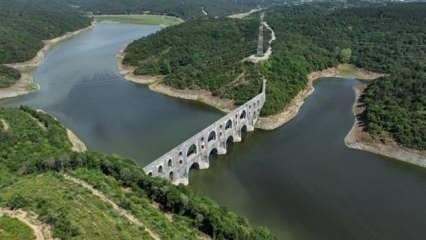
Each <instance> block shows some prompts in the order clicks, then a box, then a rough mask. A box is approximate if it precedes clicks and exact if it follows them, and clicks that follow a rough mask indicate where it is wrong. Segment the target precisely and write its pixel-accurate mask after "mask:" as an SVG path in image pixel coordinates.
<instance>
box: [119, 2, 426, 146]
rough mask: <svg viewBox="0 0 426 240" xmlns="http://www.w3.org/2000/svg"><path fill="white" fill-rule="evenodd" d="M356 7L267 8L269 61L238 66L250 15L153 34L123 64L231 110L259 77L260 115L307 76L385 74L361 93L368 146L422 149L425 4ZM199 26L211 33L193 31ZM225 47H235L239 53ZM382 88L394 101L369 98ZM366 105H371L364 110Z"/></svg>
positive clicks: (272, 110)
mask: <svg viewBox="0 0 426 240" xmlns="http://www.w3.org/2000/svg"><path fill="white" fill-rule="evenodd" d="M364 5H365V3H363V4H361V5H360V4H359V3H358V2H354V3H353V4H352V5H350V4H349V5H346V6H345V5H344V4H343V3H314V4H304V5H299V6H281V7H273V8H271V9H268V10H267V11H266V21H267V22H268V23H269V25H270V26H271V27H272V28H273V29H274V30H275V32H276V35H277V38H278V40H277V41H275V42H274V43H273V54H272V57H271V58H270V59H269V60H268V61H267V62H265V63H263V64H261V65H260V66H256V65H253V64H247V63H241V59H243V58H244V57H245V56H248V55H250V54H251V53H254V51H255V47H253V46H254V42H253V41H256V36H257V28H258V15H256V14H255V15H253V16H250V17H249V18H248V19H244V20H217V19H208V20H204V21H203V22H201V23H200V21H197V22H194V21H188V22H186V23H184V24H181V25H179V26H176V27H173V28H170V29H167V31H161V32H159V33H157V34H155V35H153V36H150V37H147V38H144V39H140V40H138V41H136V42H134V43H133V44H131V45H130V46H129V47H128V48H127V50H126V52H127V54H128V55H127V57H126V59H125V63H126V64H130V65H134V66H137V69H136V71H135V73H136V74H142V75H143V74H154V75H164V76H165V77H164V83H166V84H168V85H170V86H173V87H176V88H190V89H198V88H201V89H208V90H210V91H212V92H213V93H214V94H215V95H217V96H220V97H226V98H231V99H234V100H235V102H236V103H237V104H239V103H242V102H244V101H246V100H248V99H249V98H251V97H252V96H253V95H254V94H255V93H256V92H257V91H258V90H259V88H260V76H261V74H262V75H264V76H265V77H266V79H267V80H268V87H267V101H266V104H265V106H264V108H263V110H262V115H263V116H268V115H272V114H276V113H279V112H281V111H282V109H283V108H284V107H285V106H286V105H287V104H288V103H289V102H290V101H291V100H292V99H293V98H294V97H295V96H296V94H297V93H298V92H299V91H301V90H302V89H304V88H305V86H306V84H307V77H306V75H307V74H308V73H310V72H313V71H318V70H323V69H326V68H328V67H334V66H336V65H337V64H339V63H351V64H354V65H356V66H358V67H362V68H365V69H367V70H371V71H377V72H382V73H385V74H388V75H390V76H393V77H391V78H387V77H385V78H382V79H379V80H377V81H376V82H375V83H374V84H372V85H371V86H370V87H369V88H368V90H367V92H369V93H371V94H370V95H367V94H366V95H365V96H366V97H365V98H363V99H364V100H365V104H366V109H367V110H366V112H368V114H365V116H366V118H365V119H363V120H364V121H366V122H367V123H368V124H367V126H368V127H367V129H366V130H367V131H369V132H370V133H371V134H372V135H373V136H376V137H378V138H381V137H380V136H384V133H389V134H390V135H391V136H392V137H393V138H395V139H396V140H397V141H398V142H399V143H401V144H403V145H405V146H409V147H414V148H418V149H424V148H425V143H426V138H425V136H426V134H422V133H424V132H425V126H426V124H425V121H424V119H425V115H424V114H425V106H426V104H425V102H424V97H422V96H425V95H426V93H425V92H424V91H425V88H424V84H425V79H424V73H425V64H426V62H425V60H426V56H425V52H426V29H425V28H424V26H425V24H426V4H424V3H410V4H388V5H387V6H383V5H374V4H372V5H368V6H364ZM231 24H232V25H233V26H238V30H237V31H235V29H234V31H235V32H234V34H232V33H230V32H229V30H230V29H231V28H230V27H229V26H230V25H231ZM200 25H203V26H209V28H211V29H213V30H212V31H203V30H202V29H200V28H199V26H200ZM221 26H222V27H221ZM252 28H253V29H252ZM265 34H268V33H267V32H265ZM232 35H233V36H232ZM242 36H244V38H243V37H242ZM195 39H197V40H198V41H197V40H195ZM237 39H239V40H237ZM169 40H170V41H169ZM229 40H232V41H233V42H235V41H239V45H241V46H244V48H242V47H235V46H234V45H232V43H229V42H228V41H229ZM241 41H244V42H243V43H244V44H242V42H241ZM174 42H176V43H177V44H176V45H175V44H174ZM182 43H185V44H183V45H182ZM178 45H179V46H178ZM142 49H143V50H142ZM209 52H211V53H214V54H211V55H209ZM157 53H160V54H157ZM200 55H201V56H200ZM218 55H221V56H222V57H219V56H218ZM153 66H157V67H153ZM160 66H163V67H162V68H161V67H160ZM201 72H202V73H203V74H201ZM210 73H214V74H210ZM396 79H400V80H396ZM405 79H410V80H407V81H403V80H405ZM394 80H395V81H394ZM414 83H415V85H413V84H414ZM382 85H386V86H387V87H386V89H387V90H389V91H390V92H393V93H395V94H390V93H389V94H388V93H386V95H388V96H389V98H386V101H385V99H380V101H376V100H378V99H374V100H373V99H371V98H372V96H381V94H383V91H387V90H384V89H382V88H380V87H378V86H382ZM374 86H376V87H374ZM414 86H415V88H416V90H415V91H412V89H413V88H414ZM396 93H398V94H396ZM368 96H370V97H368ZM372 102H375V103H376V104H377V105H376V106H375V107H372V106H373V104H372ZM389 104H391V105H395V106H398V107H397V108H390V107H389ZM379 106H380V108H379ZM412 109H417V110H416V113H415V114H406V113H407V112H412V111H411V110H412ZM383 116H387V117H383ZM397 126H405V127H404V129H403V130H402V129H397V128H398V127H397ZM407 126H410V127H407ZM379 133H380V134H379Z"/></svg>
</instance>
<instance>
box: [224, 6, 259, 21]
mask: <svg viewBox="0 0 426 240" xmlns="http://www.w3.org/2000/svg"><path fill="white" fill-rule="evenodd" d="M262 10H263V8H255V9H251V10H250V11H248V12H242V13H236V14H232V15H229V16H228V17H229V18H237V19H243V18H245V17H248V16H250V15H251V14H253V13H255V12H259V11H262Z"/></svg>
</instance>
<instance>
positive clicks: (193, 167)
mask: <svg viewBox="0 0 426 240" xmlns="http://www.w3.org/2000/svg"><path fill="white" fill-rule="evenodd" d="M192 169H196V170H198V169H200V164H198V162H194V163H193V164H192V165H191V167H189V170H192Z"/></svg>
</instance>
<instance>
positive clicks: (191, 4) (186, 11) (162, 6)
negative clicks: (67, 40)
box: [56, 0, 282, 19]
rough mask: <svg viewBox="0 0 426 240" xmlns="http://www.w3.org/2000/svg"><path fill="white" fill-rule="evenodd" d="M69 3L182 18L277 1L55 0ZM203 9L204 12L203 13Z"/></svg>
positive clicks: (87, 8) (93, 9) (99, 9)
mask: <svg viewBox="0 0 426 240" xmlns="http://www.w3.org/2000/svg"><path fill="white" fill-rule="evenodd" d="M56 1H59V2H65V4H71V5H73V7H75V8H79V9H81V10H83V11H91V12H93V13H94V14H126V13H133V14H135V13H144V12H150V13H154V14H167V15H172V16H177V17H180V18H183V19H190V18H195V17H202V16H205V13H207V14H208V15H209V16H211V17H214V16H226V15H230V14H233V13H237V12H244V11H249V10H250V9H253V8H256V7H258V6H261V7H265V6H270V5H272V4H274V3H277V4H281V3H282V1H279V0H263V1H261V0H241V1H228V0H182V1H174V0H92V1H85V0H56ZM203 10H204V12H203Z"/></svg>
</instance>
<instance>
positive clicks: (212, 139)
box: [207, 131, 216, 142]
mask: <svg viewBox="0 0 426 240" xmlns="http://www.w3.org/2000/svg"><path fill="white" fill-rule="evenodd" d="M214 140H216V132H215V131H211V132H210V134H209V138H208V139H207V142H210V141H214Z"/></svg>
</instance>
